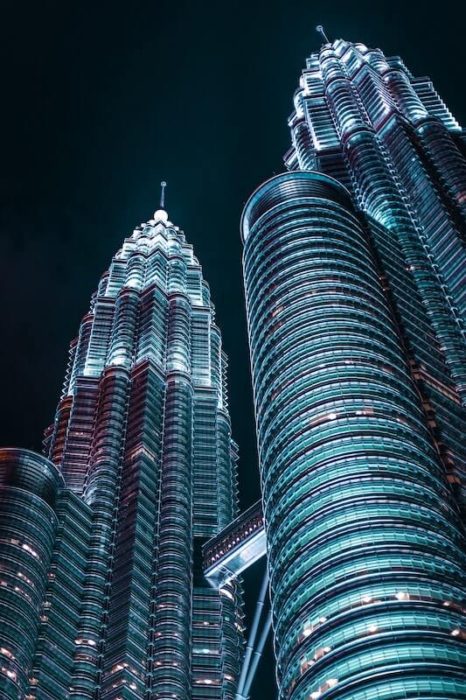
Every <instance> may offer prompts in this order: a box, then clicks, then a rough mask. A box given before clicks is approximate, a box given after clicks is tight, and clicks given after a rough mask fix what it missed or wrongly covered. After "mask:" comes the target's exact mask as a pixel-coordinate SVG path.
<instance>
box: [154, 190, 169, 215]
mask: <svg viewBox="0 0 466 700" xmlns="http://www.w3.org/2000/svg"><path fill="white" fill-rule="evenodd" d="M166 186H167V183H166V182H165V180H162V182H161V183H160V204H159V208H158V209H157V211H156V212H154V221H155V222H156V223H159V222H162V223H164V224H166V223H167V221H168V214H167V211H166V209H165V187H166Z"/></svg>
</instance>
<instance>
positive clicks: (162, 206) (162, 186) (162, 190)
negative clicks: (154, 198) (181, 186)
mask: <svg viewBox="0 0 466 700" xmlns="http://www.w3.org/2000/svg"><path fill="white" fill-rule="evenodd" d="M166 186H167V183H166V182H165V180H162V182H161V183H160V209H165V187H166Z"/></svg>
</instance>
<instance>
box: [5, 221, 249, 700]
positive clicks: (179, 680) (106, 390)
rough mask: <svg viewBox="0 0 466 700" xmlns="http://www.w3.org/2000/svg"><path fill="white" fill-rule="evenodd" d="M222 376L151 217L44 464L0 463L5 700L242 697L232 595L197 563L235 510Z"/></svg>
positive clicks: (11, 459) (109, 292)
mask: <svg viewBox="0 0 466 700" xmlns="http://www.w3.org/2000/svg"><path fill="white" fill-rule="evenodd" d="M226 366H227V361H226V357H225V354H224V352H223V351H222V344H221V337H220V331H219V329H218V327H217V326H216V324H215V313H214V307H213V305H212V303H211V301H210V294H209V288H208V286H207V284H206V283H205V282H204V280H203V277H202V271H201V267H200V265H199V263H198V261H197V259H196V258H195V256H194V255H193V251H192V247H191V246H190V245H188V244H187V242H186V240H185V237H184V234H183V233H182V232H181V231H180V230H179V228H178V227H176V226H174V225H173V224H172V223H171V222H170V221H169V220H168V215H167V213H166V211H165V209H164V208H161V209H159V210H158V211H156V212H155V214H154V217H153V219H151V220H150V221H149V222H147V223H145V224H142V225H141V226H139V227H137V228H136V229H135V231H134V232H133V234H132V235H131V236H130V237H129V238H127V239H126V240H125V241H124V243H123V246H122V247H121V249H120V250H119V251H118V252H117V254H116V255H115V256H114V258H113V260H112V263H111V265H110V268H109V270H108V272H106V273H105V274H104V275H103V277H102V278H101V280H100V283H99V286H98V289H97V292H96V293H95V295H94V296H93V298H92V301H91V308H90V311H89V313H88V314H86V316H84V318H83V321H82V323H81V326H80V329H79V335H78V337H77V338H76V340H74V341H73V342H72V343H71V347H70V359H69V364H68V370H67V373H66V378H65V382H64V386H63V392H62V396H61V399H60V402H59V405H58V409H57V413H56V416H55V421H54V423H53V424H52V425H51V427H50V428H49V429H48V430H47V431H46V437H45V442H44V445H45V449H44V453H45V457H42V456H40V455H36V454H34V453H31V452H28V451H25V450H3V451H1V453H0V477H1V478H0V486H1V489H0V500H1V509H0V513H1V516H0V517H1V520H0V549H1V555H0V561H1V562H2V563H1V565H0V697H2V698H28V700H32V699H33V698H37V699H38V700H39V699H45V698H54V699H57V700H58V698H60V699H62V698H79V699H82V700H84V699H85V698H89V699H91V698H93V699H96V698H99V699H100V700H104V699H105V700H110V699H111V700H117V699H123V698H124V699H125V700H126V699H131V700H136V699H141V700H143V699H147V698H153V699H156V698H158V699H160V700H162V699H163V700H168V699H169V698H170V699H172V698H173V699H174V698H177V699H178V700H187V699H188V698H190V699H191V698H193V699H194V698H216V699H218V700H221V699H222V700H223V699H227V698H233V697H234V693H235V688H236V682H237V676H238V670H239V664H240V656H241V649H242V646H241V633H242V615H241V600H240V599H241V592H240V591H239V589H238V586H237V584H236V583H234V582H231V583H228V584H225V585H224V586H223V587H222V588H221V589H220V590H215V589H213V588H211V587H210V586H209V585H208V584H207V583H206V581H205V580H204V578H203V574H202V568H201V547H202V544H203V543H204V542H205V541H206V539H208V538H210V537H211V536H212V535H214V534H216V533H217V532H218V531H219V530H220V529H221V528H222V527H224V526H225V525H226V524H228V523H229V522H230V521H231V520H232V519H233V518H234V517H235V515H236V512H237V494H236V491H237V489H236V467H235V463H236V460H237V448H236V445H235V443H234V442H233V440H232V437H231V428H230V418H229V414H228V401H227V387H226Z"/></svg>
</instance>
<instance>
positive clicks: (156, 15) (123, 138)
mask: <svg viewBox="0 0 466 700" xmlns="http://www.w3.org/2000/svg"><path fill="white" fill-rule="evenodd" d="M461 8H463V9H461ZM464 8H465V4H464V3H461V2H460V1H459V0H458V1H457V2H449V1H448V0H446V1H445V2H442V3H436V4H435V5H432V7H430V6H429V4H428V2H427V3H426V2H418V1H417V0H416V1H413V0H403V1H401V0H393V1H391V2H388V1H387V0H379V1H378V2H374V1H373V0H371V1H370V2H368V1H362V0H354V1H353V2H351V1H350V0H346V1H345V2H343V1H342V0H335V1H334V2H330V0H325V2H324V1H323V0H308V1H307V2H305V1H304V0H303V1H299V0H296V1H293V0H289V1H288V2H286V1H285V0H282V1H279V0H269V1H268V2H259V1H258V0H247V1H246V2H226V1H224V2H213V1H212V0H206V1H205V2H199V3H196V2H187V1H186V0H177V1H175V0H172V1H171V2H168V1H166V0H163V1H160V0H152V1H151V2H138V1H137V0H133V2H132V3H129V2H121V0H113V2H109V1H107V0H100V1H98V2H95V3H90V2H85V1H84V2H79V3H78V2H69V1H68V2H66V1H65V2H64V1H63V0H60V1H50V0H45V1H42V2H40V1H39V0H35V1H34V2H32V1H31V2H29V3H24V2H20V1H18V0H16V1H15V2H9V3H4V5H3V13H2V20H3V21H2V24H3V37H2V40H1V42H0V54H1V65H2V72H3V77H2V82H1V91H2V97H3V100H2V103H3V108H2V112H1V116H0V119H1V121H2V124H1V135H2V137H3V139H2V140H3V144H2V149H1V150H2V152H1V160H2V168H1V172H2V183H1V215H0V217H1V218H0V236H1V251H2V262H1V265H2V275H1V277H0V280H1V297H2V309H3V313H2V331H3V333H2V342H1V345H0V353H1V355H0V372H1V382H2V383H1V386H2V401H1V416H0V432H1V435H0V444H4V445H16V446H23V447H30V448H33V449H39V447H40V441H41V433H42V430H43V428H44V427H45V426H46V425H47V424H48V423H49V422H51V420H52V418H53V413H54V407H55V404H56V401H57V398H58V395H59V392H60V388H61V382H62V378H63V374H64V369H65V363H66V356H67V348H68V343H69V341H70V339H71V338H72V337H73V336H74V335H75V333H76V330H77V328H78V325H79V321H80V318H81V316H82V315H83V314H84V313H85V312H86V310H87V308H88V303H89V298H90V295H91V293H92V291H93V290H94V288H95V286H96V284H97V280H98V278H99V276H100V274H101V273H102V272H103V271H104V269H105V268H106V267H107V266H108V264H109V262H110V258H111V256H112V255H113V253H114V252H115V251H116V250H117V248H118V247H119V246H120V244H121V242H122V240H123V238H124V236H126V235H128V234H129V233H130V232H131V231H132V230H133V228H134V226H135V225H136V224H138V223H140V222H141V221H146V220H147V219H149V218H150V217H151V214H152V212H153V211H154V209H156V208H157V200H158V191H159V186H158V183H159V181H160V180H161V179H166V180H167V181H168V190H167V208H168V210H169V213H170V218H171V220H172V221H173V222H174V223H176V224H177V225H179V226H180V227H181V228H183V229H184V230H185V232H186V234H187V237H188V240H189V241H190V242H191V243H192V244H193V245H194V249H195V252H196V254H197V256H198V258H199V259H200V261H201V264H202V265H203V269H204V275H205V277H206V279H207V280H208V282H209V283H210V286H211V289H212V296H213V300H214V302H215V305H216V308H217V314H218V322H219V325H220V327H221V329H222V332H223V340H224V347H225V349H226V351H227V353H228V355H229V357H230V375H229V376H230V399H231V400H230V407H231V414H232V420H233V429H234V435H235V438H236V440H237V441H238V442H239V444H240V450H241V471H240V481H241V497H242V505H244V506H247V505H249V504H250V503H251V502H252V501H253V500H255V499H256V498H257V497H258V475H257V460H256V455H255V437H254V426H253V414H252V399H251V389H250V380H249V361H248V351H247V341H246V330H245V317H244V299H243V288H242V278H241V244H240V237H239V229H238V225H239V217H240V214H241V209H242V206H243V204H244V202H245V201H246V199H247V197H248V196H249V194H250V193H251V191H252V190H253V189H254V188H255V187H256V186H257V185H258V184H260V182H261V181H263V180H264V179H266V178H268V177H270V176H271V175H272V174H273V173H277V172H279V171H280V170H281V169H282V164H281V163H282V155H283V153H284V152H285V151H286V150H287V148H288V143H289V140H288V132H287V127H286V118H287V116H288V114H289V113H290V112H291V105H292V102H291V100H292V95H293V92H294V90H295V87H296V85H297V81H298V77H299V74H300V71H301V69H302V67H303V66H304V61H305V57H306V55H307V54H309V53H311V52H312V51H313V50H316V49H317V48H318V47H319V39H318V36H317V34H316V33H315V31H314V26H315V25H316V24H317V23H322V24H324V26H325V28H326V30H327V33H328V34H329V36H330V37H331V38H332V39H333V38H338V37H343V38H346V39H349V40H354V41H361V42H364V43H365V44H367V45H368V46H372V47H379V48H382V49H383V50H384V51H385V53H387V54H400V55H401V56H402V57H403V59H404V60H405V62H406V63H407V65H408V67H410V68H411V70H412V71H413V72H414V73H415V74H417V75H424V74H428V75H430V76H431V77H432V78H433V80H434V83H435V85H436V88H437V90H438V91H439V92H440V94H441V95H442V97H443V98H444V99H445V101H446V102H447V104H448V105H449V106H450V108H451V109H452V111H453V112H454V114H455V116H457V118H458V119H459V120H460V121H462V122H463V123H465V122H466V118H465V117H466V98H465V89H464V88H465V78H464V62H465V58H464V42H465V39H464V28H465V19H466V10H465V9H464ZM259 568H260V567H259V566H257V569H256V570H253V571H252V572H251V573H250V574H249V575H248V577H247V580H246V584H247V585H248V588H251V587H252V589H254V586H256V585H257V581H258V579H259V577H260V575H261V572H260V571H259ZM249 608H250V605H249V606H248V610H249ZM274 696H275V690H274V682H273V667H272V659H271V656H270V652H269V655H268V656H266V658H265V660H264V661H263V663H262V667H261V671H260V673H259V674H258V677H257V680H256V683H255V685H254V689H253V695H252V697H253V700H265V699H266V698H271V699H273V698H274Z"/></svg>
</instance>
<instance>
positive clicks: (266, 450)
mask: <svg viewBox="0 0 466 700" xmlns="http://www.w3.org/2000/svg"><path fill="white" fill-rule="evenodd" d="M242 233H243V239H244V276H245V286H246V299H247V311H248V324H249V338H250V348H251V362H252V375H253V381H254V392H255V407H256V421H257V432H258V443H259V456H260V463H261V476H262V488H263V502H264V514H265V523H266V533H267V542H268V554H269V574H270V584H271V596H272V607H273V620H274V630H275V646H276V654H277V674H278V681H279V687H280V697H281V698H283V699H284V698H286V699H287V700H309V699H310V698H312V699H316V698H320V697H321V696H323V695H325V699H326V700H330V699H331V698H338V699H339V700H343V698H344V699H345V700H350V698H351V700H363V699H364V700H367V698H370V697H378V698H379V697H380V698H390V699H395V698H414V697H438V698H440V697H441V698H466V686H465V684H464V664H465V662H466V656H465V652H464V643H463V644H461V638H462V637H466V634H465V632H464V630H465V615H464V609H463V608H462V603H461V599H462V581H463V582H464V566H463V565H464V556H463V554H462V551H461V544H462V540H461V533H460V530H459V525H458V515H457V511H456V509H455V506H454V505H453V501H452V497H451V494H450V491H449V487H448V485H447V482H446V479H445V476H444V473H443V471H442V467H441V465H440V463H439V461H438V458H437V455H436V452H435V451H434V448H433V446H432V444H431V440H430V437H429V433H428V431H427V428H426V425H425V419H424V416H423V414H422V411H421V407H420V405H419V399H418V396H417V394H416V391H415V389H414V387H413V385H412V382H411V378H410V374H409V370H408V367H407V364H406V359H405V356H404V352H403V348H402V346H401V342H400V339H399V336H398V334H397V329H396V327H395V325H394V321H393V319H392V315H391V312H390V308H389V306H388V303H387V301H386V298H385V296H384V292H383V290H382V287H381V283H380V279H379V274H378V270H377V266H376V263H375V259H374V257H373V255H372V251H371V244H370V241H369V239H368V236H367V235H366V232H365V230H364V229H363V227H362V225H361V223H360V220H359V219H358V217H357V216H356V214H355V212H354V209H353V207H352V204H351V201H350V197H349V195H348V193H347V192H346V190H345V189H344V188H343V187H342V186H341V185H340V184H339V183H337V182H336V181H335V180H333V179H331V178H328V177H326V176H323V175H320V174H317V173H313V172H300V171H295V172H292V173H287V174H285V175H280V176H278V177H275V178H273V179H272V180H269V181H268V182H266V183H265V184H264V185H262V186H261V187H260V188H259V189H258V190H257V191H256V192H255V193H254V194H253V195H252V197H251V198H250V200H249V202H248V203H247V205H246V208H245V211H244V213H243V219H242ZM463 605H464V603H463ZM462 647H463V649H462Z"/></svg>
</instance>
